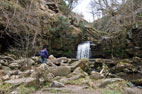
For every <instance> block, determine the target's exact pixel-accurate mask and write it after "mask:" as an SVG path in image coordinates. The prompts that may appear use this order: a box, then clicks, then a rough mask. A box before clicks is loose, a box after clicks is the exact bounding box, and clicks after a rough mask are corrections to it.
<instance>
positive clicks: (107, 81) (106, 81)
mask: <svg viewBox="0 0 142 94" xmlns="http://www.w3.org/2000/svg"><path fill="white" fill-rule="evenodd" d="M117 81H123V79H121V78H108V79H105V80H103V81H102V82H101V84H100V86H99V87H101V88H105V87H106V86H107V85H108V84H111V83H114V82H117Z"/></svg>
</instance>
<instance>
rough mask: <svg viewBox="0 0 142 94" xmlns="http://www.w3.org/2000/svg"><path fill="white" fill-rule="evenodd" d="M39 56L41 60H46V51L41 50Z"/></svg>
mask: <svg viewBox="0 0 142 94" xmlns="http://www.w3.org/2000/svg"><path fill="white" fill-rule="evenodd" d="M40 56H41V57H42V58H48V56H49V55H48V51H47V50H46V49H43V50H41V51H40Z"/></svg>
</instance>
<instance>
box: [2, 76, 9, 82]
mask: <svg viewBox="0 0 142 94" xmlns="http://www.w3.org/2000/svg"><path fill="white" fill-rule="evenodd" d="M9 79H10V76H9V75H5V76H3V77H2V80H4V81H5V80H9Z"/></svg>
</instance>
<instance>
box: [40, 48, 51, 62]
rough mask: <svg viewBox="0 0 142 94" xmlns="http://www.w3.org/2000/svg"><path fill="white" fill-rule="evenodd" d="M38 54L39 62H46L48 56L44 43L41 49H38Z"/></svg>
mask: <svg viewBox="0 0 142 94" xmlns="http://www.w3.org/2000/svg"><path fill="white" fill-rule="evenodd" d="M40 56H41V62H42V63H46V62H47V58H48V56H49V55H48V51H47V46H46V45H44V46H43V49H42V50H41V51H40Z"/></svg>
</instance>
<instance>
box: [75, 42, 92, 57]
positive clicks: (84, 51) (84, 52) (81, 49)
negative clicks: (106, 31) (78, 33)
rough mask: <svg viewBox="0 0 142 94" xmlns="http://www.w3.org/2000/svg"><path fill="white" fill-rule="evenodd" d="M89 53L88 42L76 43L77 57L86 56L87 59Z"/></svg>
mask: <svg viewBox="0 0 142 94" xmlns="http://www.w3.org/2000/svg"><path fill="white" fill-rule="evenodd" d="M90 53H91V48H90V42H89V41H87V42H84V43H81V44H79V45H78V49H77V59H82V58H87V59H89V57H90Z"/></svg>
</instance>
